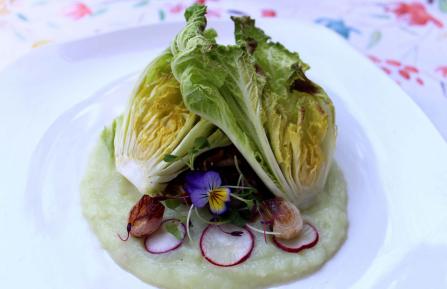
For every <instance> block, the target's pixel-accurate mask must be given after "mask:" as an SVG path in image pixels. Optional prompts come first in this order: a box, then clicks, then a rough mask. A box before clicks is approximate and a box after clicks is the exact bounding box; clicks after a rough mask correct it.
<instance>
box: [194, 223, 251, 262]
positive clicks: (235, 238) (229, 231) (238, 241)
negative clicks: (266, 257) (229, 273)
mask: <svg viewBox="0 0 447 289" xmlns="http://www.w3.org/2000/svg"><path fill="white" fill-rule="evenodd" d="M199 245H200V251H201V252H202V256H203V257H204V258H205V259H206V260H207V261H208V262H210V263H211V264H214V265H216V266H221V267H230V266H235V265H238V264H241V263H242V262H244V261H245V260H247V259H248V258H249V257H250V254H251V252H252V251H253V247H254V245H255V238H254V236H253V233H252V232H251V231H250V230H249V229H247V228H240V227H237V226H234V225H230V224H225V225H208V227H206V228H205V229H204V230H203V232H202V235H201V236H200V242H199Z"/></svg>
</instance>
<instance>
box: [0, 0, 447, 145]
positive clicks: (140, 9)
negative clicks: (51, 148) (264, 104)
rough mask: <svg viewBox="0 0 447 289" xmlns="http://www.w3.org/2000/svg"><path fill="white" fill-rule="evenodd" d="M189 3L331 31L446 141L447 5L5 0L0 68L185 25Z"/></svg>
mask: <svg viewBox="0 0 447 289" xmlns="http://www.w3.org/2000/svg"><path fill="white" fill-rule="evenodd" d="M192 3H200V4H206V5H208V17H209V18H210V19H213V18H227V17H229V16H232V15H236V16H240V15H251V16H253V17H256V18H289V19H299V20H300V21H305V22H309V23H312V22H313V23H315V24H316V25H320V26H322V27H325V28H327V29H331V30H333V31H334V32H335V33H338V34H339V35H340V36H342V37H343V38H345V39H346V41H348V42H349V43H350V44H351V45H352V46H353V47H355V48H356V49H358V50H359V51H360V52H362V53H364V54H365V55H366V56H367V57H369V59H370V60H371V61H372V62H373V63H375V64H376V65H377V66H378V68H380V69H381V70H382V71H383V72H384V73H385V74H386V75H388V76H389V77H391V78H392V79H393V80H394V81H396V82H397V83H398V84H399V85H400V86H401V87H402V88H403V89H404V90H405V91H406V92H407V93H408V94H409V96H410V97H411V98H413V99H414V100H415V102H416V103H418V104H423V105H421V107H422V108H423V109H424V110H425V112H426V114H427V115H428V116H429V117H430V118H431V120H432V121H433V123H434V124H435V125H436V126H437V127H438V128H439V129H440V131H441V132H442V133H443V135H444V137H445V138H446V139H447V57H446V51H447V5H446V3H447V2H446V0H396V1H389V0H340V1H323V0H316V1H293V0H283V1H277V0H244V1H230V0H163V1H155V0H89V1H87V0H78V1H76V0H26V1H25V0H3V1H2V0H0V39H2V43H1V45H0V69H1V68H2V67H4V66H5V65H6V64H7V63H9V62H11V61H13V60H14V59H16V58H17V57H19V56H20V55H23V54H24V53H26V52H27V51H29V50H30V49H33V47H41V46H44V45H46V44H47V43H50V42H51V43H54V42H58V41H67V40H71V39H77V38H81V37H87V36H92V35H94V34H98V33H106V32H110V31H113V30H117V29H125V28H127V27H135V26H139V25H148V24H153V23H157V22H163V21H182V20H183V12H184V10H185V8H186V7H188V6H189V5H191V4H192ZM4 40H6V41H4ZM36 49H38V48H36ZM431 107H433V108H439V107H442V108H443V109H444V111H445V113H444V114H442V115H441V114H439V113H432V112H431V110H430V108H431Z"/></svg>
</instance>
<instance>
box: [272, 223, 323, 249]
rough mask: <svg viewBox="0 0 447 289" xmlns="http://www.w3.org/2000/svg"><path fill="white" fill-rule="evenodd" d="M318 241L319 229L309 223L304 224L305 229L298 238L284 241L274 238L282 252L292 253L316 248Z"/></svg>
mask: <svg viewBox="0 0 447 289" xmlns="http://www.w3.org/2000/svg"><path fill="white" fill-rule="evenodd" d="M318 239H319V235H318V231H317V229H316V228H315V227H314V226H313V225H311V224H309V223H304V225H303V229H302V230H301V232H300V234H299V235H298V237H296V238H293V239H291V240H283V239H280V238H277V237H276V236H274V237H273V242H274V243H275V245H276V246H277V247H278V248H280V249H281V250H284V251H286V252H290V253H298V252H300V251H302V250H304V249H308V248H312V247H313V246H315V245H316V244H317V243H318Z"/></svg>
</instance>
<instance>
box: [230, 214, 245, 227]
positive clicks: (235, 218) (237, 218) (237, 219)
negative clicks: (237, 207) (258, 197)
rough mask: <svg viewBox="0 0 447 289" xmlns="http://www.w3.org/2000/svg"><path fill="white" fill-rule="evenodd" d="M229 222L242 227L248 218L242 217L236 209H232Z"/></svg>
mask: <svg viewBox="0 0 447 289" xmlns="http://www.w3.org/2000/svg"><path fill="white" fill-rule="evenodd" d="M230 223H231V224H233V225H236V226H239V227H244V226H245V225H246V224H247V223H248V220H246V219H244V218H243V217H242V216H241V215H240V214H239V212H238V211H232V212H231V215H230Z"/></svg>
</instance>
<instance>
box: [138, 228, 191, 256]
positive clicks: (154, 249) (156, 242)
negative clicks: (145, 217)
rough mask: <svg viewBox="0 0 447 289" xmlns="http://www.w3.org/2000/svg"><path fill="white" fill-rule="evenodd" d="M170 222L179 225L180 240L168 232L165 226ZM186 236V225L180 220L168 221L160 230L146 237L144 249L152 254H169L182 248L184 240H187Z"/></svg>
mask: <svg viewBox="0 0 447 289" xmlns="http://www.w3.org/2000/svg"><path fill="white" fill-rule="evenodd" d="M168 222H170V223H174V224H177V226H178V230H179V231H180V234H181V239H180V240H179V239H177V238H176V237H175V236H173V235H172V234H171V233H169V232H168V231H166V229H165V226H164V225H166V223H168ZM185 236H186V227H185V224H183V223H182V222H181V221H180V220H178V219H167V220H164V221H163V222H162V223H161V225H160V228H159V229H158V230H157V231H156V232H154V233H153V234H152V235H149V236H147V237H146V239H145V240H144V247H145V248H146V251H148V252H149V253H151V254H163V253H167V252H170V251H173V250H175V249H177V248H178V247H180V245H181V244H182V243H183V240H185Z"/></svg>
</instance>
